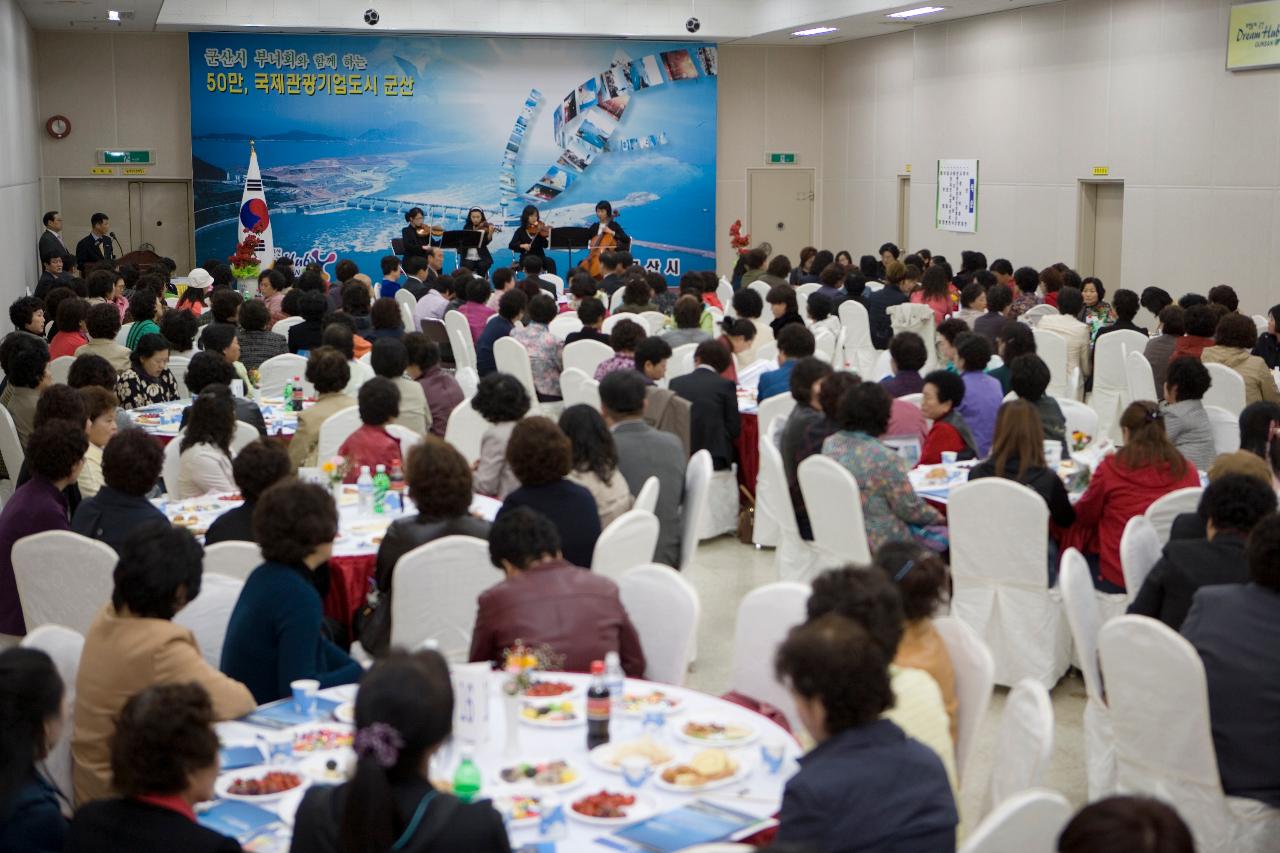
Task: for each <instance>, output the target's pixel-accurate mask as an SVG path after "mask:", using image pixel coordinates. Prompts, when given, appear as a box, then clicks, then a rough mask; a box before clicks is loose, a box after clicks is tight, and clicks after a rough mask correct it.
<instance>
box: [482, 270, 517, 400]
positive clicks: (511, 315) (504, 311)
mask: <svg viewBox="0 0 1280 853" xmlns="http://www.w3.org/2000/svg"><path fill="white" fill-rule="evenodd" d="M517 294H518V295H517ZM528 305H529V297H528V296H526V295H525V294H524V292H523V291H520V290H509V291H507V292H506V293H504V294H502V297H501V298H500V299H499V300H498V316H497V318H495V319H493V320H490V321H489V322H487V323H485V324H484V331H482V332H481V333H480V338H479V339H478V340H477V341H476V372H478V373H479V374H480V377H481V378H484V377H486V376H488V375H489V374H490V373H496V372H497V370H498V363H497V361H495V360H494V357H493V345H494V344H495V343H496V342H497V340H498V338H505V337H507V336H508V335H510V334H511V333H512V332H513V331H514V330H515V328H516V324H517V323H519V322H520V318H521V317H523V316H524V312H525V308H526V307H528Z"/></svg>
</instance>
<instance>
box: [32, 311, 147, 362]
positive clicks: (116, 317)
mask: <svg viewBox="0 0 1280 853" xmlns="http://www.w3.org/2000/svg"><path fill="white" fill-rule="evenodd" d="M70 301H71V300H70V299H66V300H63V302H64V303H66V302H70ZM85 329H86V330H87V331H88V333H89V341H88V343H86V344H84V345H82V346H81V347H79V348H78V349H76V351H75V355H76V356H77V357H79V356H82V355H100V356H102V357H103V358H105V359H106V360H107V361H108V362H110V364H111V366H112V367H113V368H115V370H116V372H117V373H119V372H120V371H123V370H127V369H128V367H129V348H128V347H123V346H120V344H118V343H116V335H117V334H119V332H120V312H119V311H117V310H116V308H115V306H114V305H108V304H106V303H105V302H104V303H102V304H100V305H94V306H93V307H91V308H90V309H89V313H88V314H86V315H85ZM50 351H51V352H52V349H51V350H50Z"/></svg>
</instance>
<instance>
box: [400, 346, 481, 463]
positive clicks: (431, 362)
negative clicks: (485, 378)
mask: <svg viewBox="0 0 1280 853" xmlns="http://www.w3.org/2000/svg"><path fill="white" fill-rule="evenodd" d="M404 347H405V356H406V358H407V360H408V363H407V364H406V365H405V375H406V376H408V377H409V378H410V379H412V380H414V381H415V382H417V383H418V387H420V388H421V389H422V391H423V393H424V394H425V395H426V400H427V418H426V422H427V424H428V430H429V432H430V433H431V434H432V435H435V436H439V437H440V438H444V433H445V429H447V428H448V426H449V415H450V414H452V413H453V410H454V409H456V408H457V407H458V405H459V404H460V403H462V401H463V400H465V399H466V394H464V393H463V391H462V386H461V385H459V384H458V380H456V379H454V378H453V375H452V374H450V373H445V371H444V368H442V367H441V366H440V346H439V345H438V344H436V343H435V342H434V341H429V340H427V336H426V335H424V334H422V332H410V333H409V334H407V335H405V336H404ZM403 397H404V393H403V392H402V393H401V399H403Z"/></svg>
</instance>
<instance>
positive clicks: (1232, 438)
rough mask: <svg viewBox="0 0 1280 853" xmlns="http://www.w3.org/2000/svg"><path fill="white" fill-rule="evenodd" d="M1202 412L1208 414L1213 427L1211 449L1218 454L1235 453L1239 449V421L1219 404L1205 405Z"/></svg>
mask: <svg viewBox="0 0 1280 853" xmlns="http://www.w3.org/2000/svg"><path fill="white" fill-rule="evenodd" d="M1204 413H1205V414H1206V415H1208V416H1209V425H1210V426H1212V427H1213V449H1214V450H1216V451H1217V452H1218V454H1219V455H1221V454H1223V453H1235V452H1236V451H1237V450H1239V449H1240V421H1239V416H1238V415H1233V414H1231V413H1230V412H1228V411H1227V410H1226V409H1224V408H1222V407H1220V406H1205V407H1204Z"/></svg>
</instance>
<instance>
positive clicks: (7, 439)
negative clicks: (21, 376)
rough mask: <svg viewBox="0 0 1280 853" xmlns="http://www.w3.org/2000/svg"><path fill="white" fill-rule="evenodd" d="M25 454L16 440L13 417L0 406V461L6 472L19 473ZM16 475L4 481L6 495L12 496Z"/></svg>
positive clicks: (16, 427) (16, 432)
mask: <svg viewBox="0 0 1280 853" xmlns="http://www.w3.org/2000/svg"><path fill="white" fill-rule="evenodd" d="M26 458H27V453H26V451H25V450H24V449H23V447H22V442H21V441H20V440H19V439H18V425H17V424H15V423H14V422H13V415H11V414H9V410H8V409H7V408H5V407H4V406H0V459H3V460H4V468H5V470H6V471H10V472H12V471H21V470H22V463H23V462H24V461H26ZM17 479H18V477H17V475H16V474H10V475H9V478H8V479H6V480H5V481H4V483H5V484H6V488H7V489H8V494H10V495H12V494H13V490H14V489H15V488H16V487H15V486H14V485H13V484H14V483H15V482H17Z"/></svg>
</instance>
